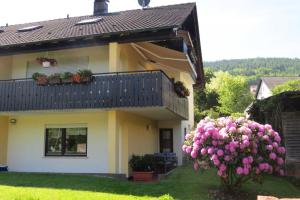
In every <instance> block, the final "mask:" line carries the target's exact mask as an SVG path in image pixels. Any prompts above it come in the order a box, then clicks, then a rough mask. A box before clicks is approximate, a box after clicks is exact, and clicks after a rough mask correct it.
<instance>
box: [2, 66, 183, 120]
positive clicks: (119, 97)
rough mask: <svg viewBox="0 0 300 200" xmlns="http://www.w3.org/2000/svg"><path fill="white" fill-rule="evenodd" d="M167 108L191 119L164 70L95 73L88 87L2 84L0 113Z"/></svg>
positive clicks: (29, 82)
mask: <svg viewBox="0 0 300 200" xmlns="http://www.w3.org/2000/svg"><path fill="white" fill-rule="evenodd" d="M154 106H161V107H162V106H165V107H166V108H167V109H169V110H171V111H173V112H174V113H176V114H178V115H179V116H181V117H182V118H185V119H187V118H188V115H187V113H188V109H187V107H188V103H187V99H185V98H178V97H177V96H176V94H175V92H174V88H173V84H172V82H171V81H170V80H169V78H168V77H167V76H166V75H165V74H164V73H163V72H162V71H143V72H126V73H104V74H95V75H94V80H93V81H92V82H91V83H88V84H61V85H47V86H38V85H37V84H36V82H35V81H33V80H32V79H22V80H21V79H19V80H7V81H0V112H13V111H35V110H62V109H92V108H105V109H107V108H122V107H124V108H130V107H154Z"/></svg>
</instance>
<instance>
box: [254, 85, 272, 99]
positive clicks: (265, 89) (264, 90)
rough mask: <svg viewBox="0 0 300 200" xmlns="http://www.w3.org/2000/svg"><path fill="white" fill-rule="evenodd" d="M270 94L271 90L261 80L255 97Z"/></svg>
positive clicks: (259, 97) (266, 96) (268, 95)
mask: <svg viewBox="0 0 300 200" xmlns="http://www.w3.org/2000/svg"><path fill="white" fill-rule="evenodd" d="M270 96H272V91H271V90H270V89H269V87H268V86H267V85H266V84H265V82H262V83H261V85H260V88H259V91H258V94H257V97H256V99H265V98H268V97H270Z"/></svg>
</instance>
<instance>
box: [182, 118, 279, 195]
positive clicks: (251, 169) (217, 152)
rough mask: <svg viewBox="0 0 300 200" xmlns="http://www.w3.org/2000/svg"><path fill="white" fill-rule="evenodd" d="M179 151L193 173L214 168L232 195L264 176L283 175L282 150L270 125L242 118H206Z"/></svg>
mask: <svg viewBox="0 0 300 200" xmlns="http://www.w3.org/2000/svg"><path fill="white" fill-rule="evenodd" d="M182 150H183V151H184V152H185V153H186V154H187V155H188V156H189V157H190V158H191V159H192V160H194V169H195V170H198V169H199V168H203V169H206V168H209V167H211V168H216V169H217V170H218V171H217V175H218V176H219V177H220V179H221V183H222V185H223V186H224V187H225V189H226V190H228V191H230V192H235V191H236V190H238V189H240V187H241V186H242V185H243V184H244V183H245V182H247V181H248V180H253V181H257V182H261V181H262V180H263V175H265V174H273V173H276V174H279V175H283V174H284V171H283V165H284V154H285V148H284V147H283V146H281V138H280V135H279V134H278V133H277V132H275V131H274V130H273V129H272V127H271V125H268V124H266V125H262V124H259V123H256V122H254V121H250V120H246V119H245V118H238V119H233V118H231V117H227V118H224V117H223V118H219V119H217V120H212V119H210V118H205V119H204V120H201V121H200V123H199V124H198V125H197V128H196V130H195V131H194V132H192V133H191V134H187V135H186V137H185V142H184V145H183V146H182Z"/></svg>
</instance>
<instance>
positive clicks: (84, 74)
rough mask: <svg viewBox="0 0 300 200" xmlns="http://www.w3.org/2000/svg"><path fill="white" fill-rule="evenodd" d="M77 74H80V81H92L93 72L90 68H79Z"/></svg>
mask: <svg viewBox="0 0 300 200" xmlns="http://www.w3.org/2000/svg"><path fill="white" fill-rule="evenodd" d="M78 74H79V76H80V82H81V83H89V82H91V81H92V77H93V72H92V71H91V70H88V69H85V70H79V71H78Z"/></svg>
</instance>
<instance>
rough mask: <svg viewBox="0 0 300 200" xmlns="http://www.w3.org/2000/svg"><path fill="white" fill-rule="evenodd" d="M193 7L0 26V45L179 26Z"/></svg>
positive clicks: (140, 10)
mask: <svg viewBox="0 0 300 200" xmlns="http://www.w3.org/2000/svg"><path fill="white" fill-rule="evenodd" d="M194 7H195V3H188V4H179V5H170V6H162V7H155V8H149V9H143V10H142V9H139V10H128V11H122V12H117V13H109V14H106V15H103V16H101V17H102V18H103V20H102V21H100V22H97V23H95V24H86V25H76V23H77V22H79V21H81V20H83V19H90V18H95V17H96V16H81V17H71V18H69V19H67V18H65V19H56V20H49V21H42V22H34V23H26V24H18V25H11V26H8V27H0V28H1V29H3V30H4V32H2V33H0V47H4V46H15V45H20V44H26V43H38V42H45V41H51V40H59V39H69V38H77V37H85V36H94V35H103V34H119V33H121V32H140V31H145V30H151V29H163V28H170V27H178V26H181V25H182V24H183V23H184V22H185V20H186V18H187V17H188V16H189V15H190V14H191V12H192V10H193V8H194ZM36 25H42V26H43V28H41V29H37V30H33V31H29V32H18V29H20V28H24V27H28V26H36Z"/></svg>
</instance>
